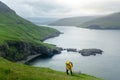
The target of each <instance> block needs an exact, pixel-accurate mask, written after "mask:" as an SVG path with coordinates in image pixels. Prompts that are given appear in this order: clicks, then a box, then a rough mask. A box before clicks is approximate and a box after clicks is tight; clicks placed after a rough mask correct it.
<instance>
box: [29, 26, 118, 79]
mask: <svg viewBox="0 0 120 80" xmlns="http://www.w3.org/2000/svg"><path fill="white" fill-rule="evenodd" d="M51 27H52V28H55V29H57V30H59V31H61V32H63V33H64V34H61V35H60V36H58V37H55V38H51V39H48V40H46V41H44V42H45V43H50V44H55V45H57V46H58V47H62V48H76V49H78V50H81V49H86V48H99V49H102V50H103V51H104V52H103V54H102V55H96V56H87V57H85V56H82V55H80V54H79V53H76V52H66V51H62V53H61V54H58V55H55V56H53V57H52V58H49V59H36V60H35V61H33V62H31V65H33V66H40V67H48V68H51V69H54V70H59V71H65V61H66V60H70V61H72V62H73V71H74V72H82V73H86V74H90V75H93V76H96V77H100V78H103V79H105V80H120V76H119V74H120V63H119V62H120V30H91V29H83V28H77V27H64V26H51Z"/></svg>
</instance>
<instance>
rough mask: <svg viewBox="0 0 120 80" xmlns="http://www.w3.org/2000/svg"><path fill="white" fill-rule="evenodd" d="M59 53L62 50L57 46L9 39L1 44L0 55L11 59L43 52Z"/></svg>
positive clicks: (51, 54) (48, 55) (44, 53)
mask: <svg viewBox="0 0 120 80" xmlns="http://www.w3.org/2000/svg"><path fill="white" fill-rule="evenodd" d="M58 53H60V51H59V50H58V49H57V48H56V49H50V48H47V47H46V46H41V45H37V44H32V43H28V42H23V41H7V42H6V43H5V44H3V45H1V46H0V56H2V57H4V58H6V59H8V60H11V61H20V60H25V59H27V57H28V56H29V55H35V54H42V55H43V56H46V57H51V56H53V55H54V54H58Z"/></svg>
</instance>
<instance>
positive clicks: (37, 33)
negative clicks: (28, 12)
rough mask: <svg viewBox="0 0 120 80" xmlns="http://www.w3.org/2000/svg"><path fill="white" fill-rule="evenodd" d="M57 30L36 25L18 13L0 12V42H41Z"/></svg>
mask: <svg viewBox="0 0 120 80" xmlns="http://www.w3.org/2000/svg"><path fill="white" fill-rule="evenodd" d="M55 32H57V31H56V30H54V29H51V28H46V27H41V26H36V25H34V24H32V23H31V22H29V21H27V20H25V19H23V18H21V17H19V16H18V15H16V14H11V13H0V43H3V41H5V40H22V41H29V42H39V41H40V39H41V38H43V37H45V36H47V35H51V34H53V33H55Z"/></svg>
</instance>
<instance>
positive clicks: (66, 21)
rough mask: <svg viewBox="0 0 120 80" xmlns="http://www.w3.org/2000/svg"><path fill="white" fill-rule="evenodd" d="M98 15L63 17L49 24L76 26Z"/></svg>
mask: <svg viewBox="0 0 120 80" xmlns="http://www.w3.org/2000/svg"><path fill="white" fill-rule="evenodd" d="M97 17H98V16H83V17H70V18H63V19H59V20H57V21H55V22H53V23H51V24H50V25H54V26H78V25H80V24H82V23H84V22H87V21H90V20H93V19H95V18H97Z"/></svg>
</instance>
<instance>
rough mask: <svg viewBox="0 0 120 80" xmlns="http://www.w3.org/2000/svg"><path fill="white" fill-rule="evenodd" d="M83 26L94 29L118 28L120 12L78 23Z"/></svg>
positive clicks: (119, 27) (119, 26)
mask: <svg viewBox="0 0 120 80" xmlns="http://www.w3.org/2000/svg"><path fill="white" fill-rule="evenodd" d="M79 27H83V28H93V29H94V28H95V29H120V13H114V14H110V15H107V16H103V17H100V18H97V19H94V20H91V21H88V22H85V23H83V24H82V25H79Z"/></svg>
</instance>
